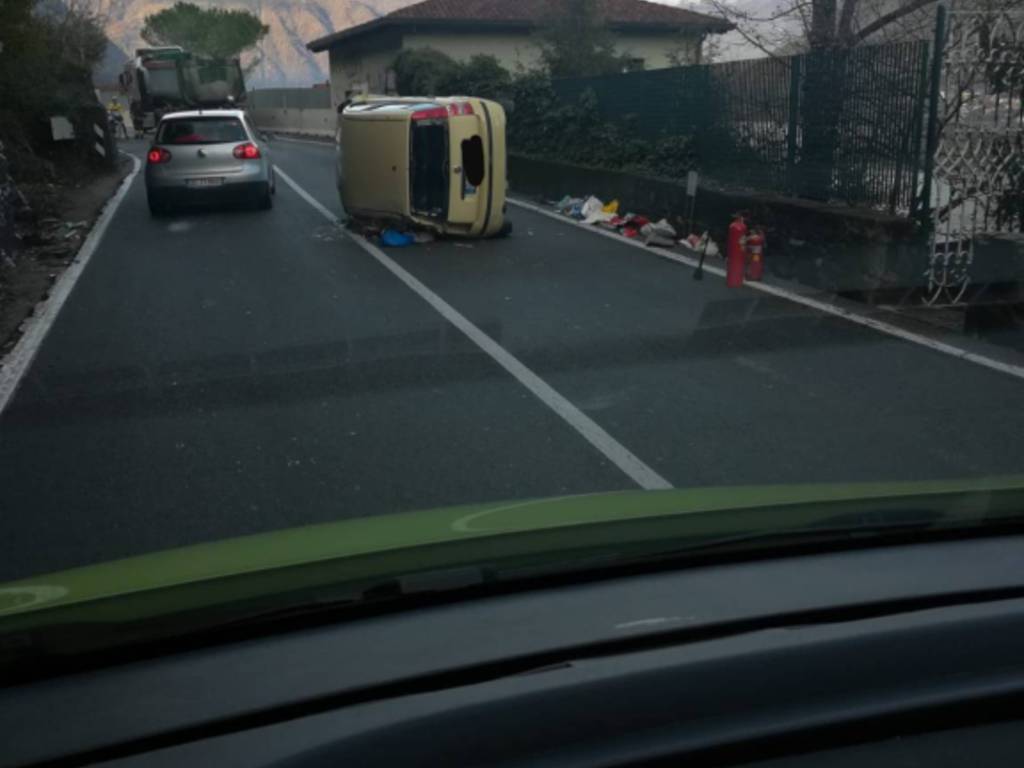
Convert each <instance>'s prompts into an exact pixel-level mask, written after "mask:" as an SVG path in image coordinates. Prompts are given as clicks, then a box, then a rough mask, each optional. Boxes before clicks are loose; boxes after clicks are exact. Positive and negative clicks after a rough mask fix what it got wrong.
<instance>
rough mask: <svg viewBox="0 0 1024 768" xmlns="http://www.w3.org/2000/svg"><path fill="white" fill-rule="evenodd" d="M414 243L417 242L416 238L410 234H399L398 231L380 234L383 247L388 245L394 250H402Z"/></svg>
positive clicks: (387, 231)
mask: <svg viewBox="0 0 1024 768" xmlns="http://www.w3.org/2000/svg"><path fill="white" fill-rule="evenodd" d="M414 242H416V237H415V235H412V234H410V233H409V232H399V231H398V230H397V229H385V230H384V231H383V232H381V233H380V243H381V245H387V246H390V247H392V248H401V247H402V246H405V245H412V244H413V243H414Z"/></svg>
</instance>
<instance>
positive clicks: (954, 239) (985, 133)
mask: <svg viewBox="0 0 1024 768" xmlns="http://www.w3.org/2000/svg"><path fill="white" fill-rule="evenodd" d="M972 5H973V6H974V7H973V8H968V7H967V5H966V4H965V5H956V4H954V5H953V7H952V9H951V10H950V11H949V12H948V14H947V13H945V12H944V11H943V10H942V9H940V11H939V16H938V20H937V23H938V28H937V35H936V44H937V46H939V48H938V50H939V51H941V64H942V68H941V73H940V77H939V81H938V85H939V89H938V94H937V96H938V98H937V99H936V103H937V107H938V109H937V114H936V118H937V121H938V122H937V125H936V126H935V130H936V134H937V139H938V141H937V146H936V148H935V155H934V183H933V185H932V188H931V210H932V224H933V228H932V243H931V245H932V248H931V258H930V264H929V267H928V270H927V272H926V275H925V276H926V278H927V281H928V282H927V298H926V301H927V302H928V303H930V304H937V303H957V302H960V301H962V300H964V299H965V298H967V296H966V295H965V294H966V293H967V291H968V288H969V287H970V286H971V285H972V284H976V281H975V280H974V277H973V276H972V267H973V266H975V262H976V246H977V243H978V240H979V236H984V235H1003V234H1005V233H1020V232H1022V231H1024V12H1022V11H1020V10H1017V9H1015V10H1012V11H1008V10H1005V9H1004V10H999V11H992V10H981V9H979V8H978V7H977V2H976V0H975V2H974V3H972ZM1020 277H1021V278H1024V276H1020Z"/></svg>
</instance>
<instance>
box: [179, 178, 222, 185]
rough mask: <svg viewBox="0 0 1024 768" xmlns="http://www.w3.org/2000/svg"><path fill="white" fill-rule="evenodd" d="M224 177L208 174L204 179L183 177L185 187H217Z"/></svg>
mask: <svg viewBox="0 0 1024 768" xmlns="http://www.w3.org/2000/svg"><path fill="white" fill-rule="evenodd" d="M223 183H224V179H223V178H221V177H219V176H210V177H207V178H204V179H185V186H186V187H219V186H220V185H221V184H223Z"/></svg>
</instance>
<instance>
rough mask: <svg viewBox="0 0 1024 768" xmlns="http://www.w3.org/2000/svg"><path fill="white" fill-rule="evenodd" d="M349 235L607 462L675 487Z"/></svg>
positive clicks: (648, 485) (646, 484)
mask: <svg viewBox="0 0 1024 768" xmlns="http://www.w3.org/2000/svg"><path fill="white" fill-rule="evenodd" d="M274 171H275V172H276V173H277V174H279V175H280V177H281V178H282V179H283V180H284V182H285V183H286V184H288V186H290V187H291V188H292V189H294V190H295V192H296V193H298V195H299V196H300V197H301V198H302V199H303V200H305V201H306V202H307V203H309V204H310V205H311V206H313V207H314V208H315V209H316V210H318V211H319V212H320V213H321V214H323V216H324V217H325V218H326V219H327V220H328V221H330V222H332V223H334V224H339V223H340V222H339V220H338V217H337V216H335V215H334V214H333V213H331V212H330V211H329V210H328V209H327V208H325V207H324V206H323V205H321V203H320V202H319V201H318V200H317V199H316V198H314V197H313V196H312V195H311V194H309V193H308V192H306V190H304V189H303V188H302V187H300V186H299V185H298V183H297V182H296V181H295V180H294V179H292V177H291V176H289V175H288V174H287V173H285V172H284V171H283V170H281V167H280V166H278V165H275V166H274ZM344 231H345V234H346V235H347V236H348V237H349V238H350V239H352V241H353V242H355V243H356V245H358V246H359V247H360V248H362V249H363V250H364V251H366V252H367V253H369V254H370V255H371V256H373V258H374V259H376V260H377V262H378V263H380V265H381V266H382V267H384V268H385V269H387V270H388V271H389V272H391V274H393V275H394V276H395V277H397V278H398V279H399V280H401V281H402V282H403V283H405V285H406V286H407V287H408V288H409V289H411V290H412V291H413V292H414V293H416V294H417V295H419V297H420V298H421V299H423V300H424V301H426V302H427V303H428V304H429V305H430V306H431V307H433V308H434V310H435V311H436V312H437V313H438V314H440V315H441V316H442V317H443V318H445V319H446V320H447V321H448V322H450V323H451V324H452V325H454V326H455V327H456V328H458V329H459V330H460V331H462V333H464V334H465V335H466V336H467V337H468V338H469V339H470V340H471V341H472V342H473V343H474V344H476V345H477V346H478V347H480V349H481V350H483V351H484V352H485V353H487V355H489V356H490V357H491V359H492V360H494V361H495V362H496V363H497V364H498V365H500V366H501V367H502V368H504V369H505V370H506V371H508V372H509V373H510V374H512V376H513V377H515V379H516V380H517V381H519V383H520V384H522V385H523V386H524V387H526V388H527V389H528V390H529V391H530V392H532V393H533V394H534V396H536V397H537V399H538V400H540V401H541V402H542V403H544V405H546V406H547V407H548V408H550V409H551V410H552V411H554V412H555V413H557V414H558V415H559V416H561V417H562V419H563V420H564V421H565V422H566V423H567V424H569V426H571V427H572V428H573V429H575V430H576V431H577V432H579V433H580V435H582V436H583V438H584V439H585V440H586V441H587V442H589V443H590V444H591V445H592V446H594V447H595V448H596V449H597V450H599V451H600V452H601V453H602V454H603V455H604V456H605V458H607V459H608V460H609V461H610V462H612V463H613V464H614V465H615V466H617V467H618V468H619V469H620V470H622V471H623V472H624V473H625V474H626V475H628V476H629V477H630V478H631V479H632V480H633V481H634V482H635V483H636V484H637V485H639V486H640V487H641V488H643V489H644V490H659V489H666V488H671V487H672V484H671V483H669V481H668V480H666V479H665V478H663V477H662V476H661V475H659V474H658V473H657V472H655V471H654V470H653V469H652V468H651V467H649V466H647V464H645V463H644V462H643V461H641V460H640V459H639V458H638V457H637V456H636V455H635V454H634V453H633V452H632V451H630V450H629V449H628V448H626V447H625V446H624V445H622V443H620V442H619V441H618V440H616V439H615V438H614V437H612V436H611V435H609V434H608V433H607V432H606V431H605V430H604V429H603V428H602V427H600V426H599V425H598V424H597V423H596V422H595V421H594V420H593V419H591V418H590V417H589V416H587V415H586V414H585V413H583V412H582V411H581V410H580V409H579V408H577V407H576V406H575V405H573V404H572V403H571V402H569V401H568V400H567V399H566V398H565V397H563V396H562V395H561V394H559V393H558V392H557V391H555V390H554V389H553V388H552V387H551V385H549V384H548V383H547V382H545V381H544V380H543V379H542V378H540V376H538V375H537V374H535V373H534V372H533V371H531V370H530V369H529V368H527V367H526V366H525V365H523V364H522V363H521V362H520V361H519V360H518V359H516V358H515V357H514V356H513V355H512V354H511V353H510V352H508V351H507V350H506V349H505V348H504V347H502V346H501V345H500V344H498V343H497V342H496V341H494V339H492V338H491V337H490V336H488V335H487V334H486V333H484V332H483V331H481V330H480V329H479V328H477V327H476V326H475V325H473V323H471V322H470V321H469V320H467V319H466V318H465V317H464V316H463V315H462V314H461V313H459V312H458V310H456V309H455V308H454V307H452V306H451V305H450V304H448V302H446V301H445V300H444V299H442V298H441V297H440V296H438V295H437V294H436V293H434V292H433V291H432V290H430V289H429V288H428V287H427V286H425V285H424V284H423V283H421V282H420V281H419V280H417V279H416V278H415V277H413V275H411V274H410V273H409V272H407V271H406V270H405V269H403V268H402V267H401V266H399V265H398V264H397V263H396V262H395V261H394V260H392V259H391V257H390V256H388V255H387V254H386V253H384V252H383V251H382V250H381V249H380V248H378V247H377V246H375V245H373V244H372V243H370V242H369V241H368V240H366V239H365V238H363V237H360V236H359V235H357V234H355V233H354V232H350V231H348V230H344Z"/></svg>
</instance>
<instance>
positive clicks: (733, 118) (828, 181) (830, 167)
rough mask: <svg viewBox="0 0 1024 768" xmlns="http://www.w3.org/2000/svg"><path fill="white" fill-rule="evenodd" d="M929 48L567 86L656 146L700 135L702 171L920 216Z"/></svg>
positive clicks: (568, 95)
mask: <svg viewBox="0 0 1024 768" xmlns="http://www.w3.org/2000/svg"><path fill="white" fill-rule="evenodd" d="M928 64H929V48H928V44H927V43H925V42H910V43H898V44H890V45H884V46H869V47H863V48H858V49H854V50H852V51H829V52H816V53H809V54H804V55H800V56H791V57H786V58H772V59H758V60H752V61H738V62H730V63H725V64H711V65H699V66H689V67H678V68H672V69H663V70H653V71H647V72H633V73H625V74H621V75H609V76H602V77H589V78H573V79H564V80H558V81H556V82H555V84H554V86H555V91H556V93H557V94H558V95H559V97H560V98H562V99H564V100H569V101H574V100H576V99H578V98H579V97H581V96H582V95H583V94H584V93H585V92H586V91H588V90H589V91H591V92H593V94H594V96H595V98H596V104H597V109H598V111H599V113H600V115H601V116H602V117H603V118H604V119H606V120H608V121H611V122H615V123H619V124H625V125H628V126H629V130H630V132H631V133H632V134H634V135H636V136H639V137H642V138H646V139H651V140H656V139H658V138H659V137H663V136H673V135H685V136H688V137H690V138H691V139H692V141H693V146H694V149H695V152H696V157H697V160H698V164H699V166H700V169H701V170H702V172H703V173H704V174H705V175H706V176H708V177H710V178H713V179H715V180H716V181H720V182H722V183H724V184H728V185H733V186H741V187H744V188H749V189H754V190H761V191H765V192H774V193H783V194H790V195H797V196H801V197H808V198H812V199H821V200H831V201H837V202H842V203H846V204H850V205H858V206H868V207H873V208H877V209H880V210H886V211H889V212H893V213H896V212H900V213H905V214H908V215H909V214H910V213H911V212H913V211H915V210H917V208H918V207H919V206H918V199H917V197H918V193H919V188H920V184H919V175H920V173H921V171H922V169H923V166H924V156H925V147H924V141H923V137H924V132H925V131H924V126H925V122H924V114H925V108H926V105H927V96H928Z"/></svg>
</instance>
